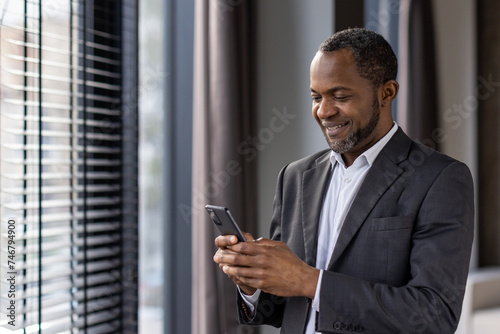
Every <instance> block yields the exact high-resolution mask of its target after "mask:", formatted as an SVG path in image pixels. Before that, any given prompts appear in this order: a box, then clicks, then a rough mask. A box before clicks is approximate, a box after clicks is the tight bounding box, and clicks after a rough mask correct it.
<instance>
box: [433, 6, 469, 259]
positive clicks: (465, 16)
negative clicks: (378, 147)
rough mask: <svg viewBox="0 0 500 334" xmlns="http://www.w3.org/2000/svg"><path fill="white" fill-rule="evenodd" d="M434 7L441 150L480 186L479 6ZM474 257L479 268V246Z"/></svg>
mask: <svg viewBox="0 0 500 334" xmlns="http://www.w3.org/2000/svg"><path fill="white" fill-rule="evenodd" d="M433 9H434V24H435V25H434V26H435V30H436V46H437V70H438V98H439V112H440V117H439V126H440V127H441V128H442V129H443V130H444V133H445V140H444V141H443V143H442V144H441V151H443V152H444V153H445V154H448V155H450V156H452V157H454V158H455V159H458V160H460V161H463V162H464V163H466V164H467V165H468V166H469V168H470V169H471V171H472V174H473V177H474V179H475V180H474V181H475V185H476V189H477V138H476V137H477V130H476V129H477V99H478V96H476V95H475V94H476V92H475V90H476V86H477V85H478V80H477V69H476V62H477V61H476V58H477V55H476V53H477V52H476V49H477V48H476V19H475V18H476V5H475V1H474V0H434V1H433ZM476 198H477V196H476ZM476 207H477V205H476ZM472 257H473V259H472V263H471V267H476V266H477V256H476V246H475V247H474V252H473V256H472Z"/></svg>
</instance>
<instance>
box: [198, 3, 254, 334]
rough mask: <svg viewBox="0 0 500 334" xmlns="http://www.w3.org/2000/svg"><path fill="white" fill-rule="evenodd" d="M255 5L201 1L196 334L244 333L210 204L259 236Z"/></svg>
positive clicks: (199, 25)
mask: <svg viewBox="0 0 500 334" xmlns="http://www.w3.org/2000/svg"><path fill="white" fill-rule="evenodd" d="M251 16H252V15H251V3H250V1H241V0H240V1H227V0H224V1H223V0H197V1H196V12H195V49H194V53H195V55H194V62H195V64H194V71H195V74H194V103H193V108H194V110H193V133H194V135H193V195H192V196H193V197H192V199H193V201H192V203H193V207H192V210H193V216H192V218H193V219H192V222H193V229H192V231H193V232H192V233H193V239H192V240H193V295H192V296H193V297H192V298H193V299H192V333H196V334H222V333H242V332H243V333H246V332H248V331H242V328H240V327H239V325H238V323H237V311H236V288H235V285H234V284H233V282H232V281H231V280H230V279H229V278H227V277H226V276H225V275H224V273H222V271H221V270H220V269H219V268H218V266H217V265H216V264H215V263H214V262H213V254H214V253H215V251H216V249H215V246H214V239H215V237H216V233H215V228H214V227H213V226H212V225H213V224H212V222H211V221H210V220H209V217H208V215H207V214H206V212H205V210H204V206H205V204H214V205H220V206H226V207H228V208H229V209H230V210H231V212H232V214H233V216H234V217H235V219H236V220H237V222H238V223H239V224H240V226H241V227H242V229H243V230H245V231H248V232H251V233H253V234H255V230H256V226H257V222H256V217H257V215H256V156H255V155H254V154H246V153H247V152H248V151H246V150H251V144H249V143H250V142H251V140H250V139H249V138H251V137H252V135H253V134H254V133H255V131H254V128H255V123H256V116H255V113H254V110H253V98H252V84H251V83H252V80H251V74H252V65H251V61H252V59H253V57H252V47H251V45H252V38H251V37H252V36H251V34H252V28H251V27H252V22H251Z"/></svg>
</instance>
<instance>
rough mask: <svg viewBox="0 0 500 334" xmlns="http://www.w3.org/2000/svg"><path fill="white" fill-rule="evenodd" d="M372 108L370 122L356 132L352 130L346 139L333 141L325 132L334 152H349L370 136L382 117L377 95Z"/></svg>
mask: <svg viewBox="0 0 500 334" xmlns="http://www.w3.org/2000/svg"><path fill="white" fill-rule="evenodd" d="M372 110H373V113H372V117H371V118H370V121H369V122H368V124H367V125H366V126H365V127H363V128H361V129H358V130H357V131H356V132H351V133H350V134H349V135H348V136H347V138H345V139H342V140H335V141H331V140H330V139H329V138H328V136H327V134H326V132H325V138H326V141H327V142H328V145H330V148H331V149H332V150H333V151H334V152H337V153H339V154H342V153H345V152H349V151H350V150H352V149H353V148H354V147H355V146H356V145H358V144H359V143H361V142H362V141H363V140H365V139H366V138H368V137H369V136H370V135H371V134H372V132H373V130H375V128H376V127H377V124H378V122H379V119H380V108H379V104H378V100H377V98H376V95H375V98H374V100H373V103H372Z"/></svg>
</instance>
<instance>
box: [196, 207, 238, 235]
mask: <svg viewBox="0 0 500 334" xmlns="http://www.w3.org/2000/svg"><path fill="white" fill-rule="evenodd" d="M205 210H207V212H208V214H209V215H210V218H211V219H212V221H213V222H214V224H215V226H216V227H217V229H218V230H219V232H220V234H221V235H235V236H236V237H237V238H238V241H239V242H244V241H247V240H246V239H245V236H244V235H243V232H241V230H240V228H239V226H238V224H236V221H235V220H234V218H233V216H232V215H231V212H229V209H228V208H225V207H223V206H215V205H205Z"/></svg>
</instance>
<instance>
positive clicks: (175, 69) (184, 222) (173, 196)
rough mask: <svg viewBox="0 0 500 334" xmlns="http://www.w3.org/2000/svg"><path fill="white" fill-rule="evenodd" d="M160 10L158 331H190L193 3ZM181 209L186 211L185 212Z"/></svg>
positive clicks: (172, 2) (175, 0)
mask: <svg viewBox="0 0 500 334" xmlns="http://www.w3.org/2000/svg"><path fill="white" fill-rule="evenodd" d="M164 6H165V31H166V32H168V33H167V34H166V37H165V71H166V72H167V73H168V76H167V77H166V78H165V95H164V101H165V111H164V115H165V116H164V122H165V123H164V128H165V134H164V143H165V149H164V160H163V165H164V167H163V168H164V173H163V177H164V182H165V183H164V185H163V187H164V189H163V194H164V196H163V197H164V198H165V206H164V211H163V220H164V222H165V226H164V233H165V235H164V240H165V242H164V252H165V253H164V254H165V256H164V272H165V281H164V282H165V283H164V289H165V290H164V294H165V295H164V315H165V316H164V333H165V334H174V333H191V226H192V225H191V218H190V215H186V211H187V212H190V208H191V188H192V187H191V166H192V156H191V155H192V134H193V132H192V123H193V114H192V110H193V106H192V101H193V45H194V24H193V22H194V0H188V1H186V0H182V1H181V0H168V1H166V2H165V4H164ZM186 208H189V210H188V209H186Z"/></svg>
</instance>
